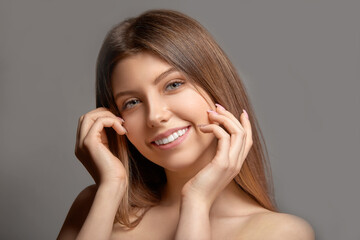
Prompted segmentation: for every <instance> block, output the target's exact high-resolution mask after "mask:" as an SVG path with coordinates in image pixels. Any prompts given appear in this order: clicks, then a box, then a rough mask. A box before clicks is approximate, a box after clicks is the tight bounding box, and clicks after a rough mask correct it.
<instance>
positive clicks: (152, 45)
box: [96, 10, 277, 228]
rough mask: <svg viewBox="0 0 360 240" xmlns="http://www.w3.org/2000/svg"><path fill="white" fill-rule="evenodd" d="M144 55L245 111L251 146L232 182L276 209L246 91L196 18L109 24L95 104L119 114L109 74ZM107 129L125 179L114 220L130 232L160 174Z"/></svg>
mask: <svg viewBox="0 0 360 240" xmlns="http://www.w3.org/2000/svg"><path fill="white" fill-rule="evenodd" d="M143 51H147V52H150V53H152V54H154V55H156V56H158V57H160V58H162V59H164V60H165V61H167V62H168V63H169V64H170V65H172V66H174V67H175V68H177V69H178V70H179V71H180V72H182V73H183V74H184V75H185V76H186V77H187V78H188V79H191V81H193V82H194V84H195V85H197V86H200V87H201V88H202V89H204V90H205V91H206V92H207V93H208V94H209V96H210V97H211V98H212V101H214V103H219V104H221V105H222V106H224V107H225V108H226V109H227V110H229V111H230V112H231V113H233V114H234V116H240V114H241V113H242V109H246V111H247V112H248V114H249V119H250V122H251V123H252V128H253V129H252V135H253V146H252V148H251V150H250V152H249V154H248V156H247V158H246V160H245V162H244V164H243V166H242V168H241V171H240V173H239V175H238V176H236V178H235V179H234V180H235V181H236V183H237V184H238V186H239V187H240V188H241V189H243V190H244V191H245V192H246V193H247V194H248V195H249V196H251V197H252V198H253V199H255V200H256V201H257V202H258V203H259V204H260V205H261V206H263V207H264V208H267V209H269V210H272V211H276V210H277V208H276V205H275V201H274V197H273V187H272V186H273V185H272V176H271V170H270V166H269V164H268V153H267V149H266V145H265V142H264V138H263V135H262V133H261V130H260V128H259V124H258V122H257V120H256V117H255V114H254V111H253V109H252V106H251V103H250V101H249V98H248V96H247V93H246V89H245V87H244V85H243V83H242V81H241V79H240V77H239V75H238V74H237V72H236V70H235V68H234V66H233V65H232V64H231V62H230V60H229V59H228V57H227V56H226V54H225V53H224V52H223V50H222V49H221V48H220V47H219V46H218V44H217V43H216V42H215V40H214V39H213V38H212V36H211V35H210V34H209V33H208V32H207V31H206V29H205V28H204V27H202V26H201V25H200V24H199V23H198V22H197V21H196V20H194V19H192V18H190V17H188V16H186V15H184V14H182V13H180V12H177V11H173V10H151V11H147V12H144V13H143V14H141V15H140V16H138V17H136V18H130V19H127V20H125V21H123V22H121V23H120V24H118V25H116V26H114V27H113V28H112V29H111V30H110V31H109V32H108V34H107V36H106V38H105V40H104V42H103V45H102V47H101V49H100V53H99V56H98V61H97V69H96V106H97V107H106V108H108V109H110V110H111V111H112V112H114V113H115V114H116V115H120V113H119V110H118V108H117V106H116V103H115V101H114V97H113V94H112V88H111V75H112V71H113V69H114V67H115V65H116V64H117V63H118V62H119V61H120V60H121V59H124V58H126V57H127V56H131V55H133V54H136V53H139V52H143ZM106 131H107V136H108V139H109V143H110V150H111V151H112V152H113V154H115V155H116V156H118V157H119V159H120V160H121V161H122V163H123V164H124V166H125V168H126V169H127V172H128V176H129V187H128V191H127V194H126V196H125V197H124V198H123V200H122V203H121V205H120V207H119V210H118V213H117V215H116V220H117V221H118V222H120V223H121V224H123V225H124V226H127V227H129V228H132V227H134V226H136V225H137V224H138V223H139V221H140V220H141V218H142V216H143V214H144V212H145V211H146V209H149V208H150V207H151V206H154V205H156V204H157V203H158V202H159V200H160V198H161V190H162V187H163V186H164V185H165V183H166V176H165V172H164V169H163V168H162V167H160V166H158V165H156V164H154V163H152V162H150V161H149V160H147V159H146V158H145V157H143V156H142V155H141V154H140V153H139V152H138V151H137V149H136V148H135V147H134V146H133V145H132V144H131V143H130V142H129V141H128V140H127V138H126V137H125V136H118V135H117V134H116V133H115V132H114V131H113V130H112V129H106ZM139 210H145V211H139ZM130 218H132V219H130Z"/></svg>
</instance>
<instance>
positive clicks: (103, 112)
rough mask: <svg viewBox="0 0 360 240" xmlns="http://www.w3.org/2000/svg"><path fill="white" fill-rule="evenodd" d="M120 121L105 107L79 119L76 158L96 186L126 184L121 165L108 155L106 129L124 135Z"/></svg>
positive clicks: (123, 169) (116, 159) (124, 131)
mask: <svg viewBox="0 0 360 240" xmlns="http://www.w3.org/2000/svg"><path fill="white" fill-rule="evenodd" d="M123 122H124V120H122V119H121V118H119V117H117V116H115V115H114V114H113V113H112V112H110V111H109V110H108V109H106V108H97V109H95V110H92V111H90V112H88V113H86V114H85V115H83V116H81V117H80V118H79V123H78V129H77V136H76V145H75V155H76V157H77V158H78V159H79V160H80V162H81V163H82V164H83V165H84V166H85V168H86V169H87V171H88V172H89V173H90V175H91V176H92V178H93V179H94V180H95V183H96V184H97V185H100V184H103V183H110V182H115V183H120V182H122V183H124V182H126V184H127V175H126V171H125V168H124V165H123V164H122V162H121V161H120V160H119V159H118V158H117V157H116V156H114V154H112V153H111V151H110V149H109V144H108V139H107V136H106V132H105V127H111V128H113V129H114V130H115V131H116V132H117V134H119V135H124V134H125V133H126V129H125V128H124V127H123V126H122V123H123Z"/></svg>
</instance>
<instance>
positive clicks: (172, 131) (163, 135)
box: [151, 126, 189, 142]
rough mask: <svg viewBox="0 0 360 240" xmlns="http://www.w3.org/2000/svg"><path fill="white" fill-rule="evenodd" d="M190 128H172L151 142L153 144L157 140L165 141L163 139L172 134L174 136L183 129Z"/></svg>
mask: <svg viewBox="0 0 360 240" xmlns="http://www.w3.org/2000/svg"><path fill="white" fill-rule="evenodd" d="M188 127H189V126H184V127H177V128H171V129H169V130H167V131H165V132H163V133H160V134H159V135H157V136H156V137H155V138H154V139H152V140H151V142H155V141H157V140H160V139H163V138H166V137H168V136H170V135H171V134H173V133H174V132H177V131H179V130H181V129H185V128H188Z"/></svg>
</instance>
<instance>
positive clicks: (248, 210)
mask: <svg viewBox="0 0 360 240" xmlns="http://www.w3.org/2000/svg"><path fill="white" fill-rule="evenodd" d="M96 105H97V109H95V110H93V111H91V112H89V113H86V114H85V115H83V116H81V117H80V119H79V125H78V132H77V141H76V147H75V154H76V156H77V158H78V159H79V160H80V161H81V162H82V164H83V165H84V166H85V167H86V169H87V170H88V172H89V173H90V174H91V176H92V177H93V179H94V181H95V184H94V185H92V186H89V187H87V188H86V189H84V190H83V191H82V192H81V193H80V194H79V196H78V197H77V198H76V199H75V201H74V203H73V205H72V207H71V209H70V211H69V213H68V216H67V218H66V220H65V222H64V225H63V227H62V229H61V231H60V234H59V236H58V239H157V240H158V239H196V240H199V239H314V233H313V230H312V228H311V226H310V225H309V224H308V223H307V222H306V221H304V220H303V219H301V218H298V217H296V216H293V215H289V214H284V213H279V212H277V209H276V207H275V204H274V201H273V197H272V187H271V174H270V172H269V168H268V165H267V154H266V151H265V150H266V148H265V144H264V141H263V138H262V135H261V132H260V129H259V127H258V123H257V121H256V118H255V115H254V112H253V111H252V108H251V104H250V102H249V99H248V97H247V94H246V91H245V87H244V86H243V84H242V82H241V80H240V78H239V76H238V74H237V73H236V70H235V68H234V67H233V65H232V64H231V63H230V61H229V59H228V58H227V57H226V55H225V53H224V52H223V51H222V50H221V48H220V47H219V46H218V45H217V44H216V43H215V41H214V40H213V38H212V37H211V36H210V34H209V33H208V32H207V31H206V30H205V29H204V28H203V27H202V26H201V25H200V24H199V23H198V22H196V21H195V20H194V19H192V18H190V17H188V16H186V15H184V14H181V13H179V12H176V11H169V10H152V11H148V12H145V13H143V14H142V15H140V16H139V17H137V18H131V19H128V20H126V21H124V22H122V23H120V24H119V25H117V26H115V27H114V28H113V29H112V30H111V31H110V32H109V33H108V35H107V36H106V38H105V40H104V43H103V45H102V48H101V50H100V53H99V57H98V62H97V76H96ZM243 109H244V110H243ZM245 109H246V110H245Z"/></svg>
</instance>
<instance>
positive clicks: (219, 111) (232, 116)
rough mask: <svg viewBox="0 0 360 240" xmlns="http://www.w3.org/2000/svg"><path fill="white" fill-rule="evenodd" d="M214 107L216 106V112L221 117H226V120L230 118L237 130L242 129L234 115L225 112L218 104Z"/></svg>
mask: <svg viewBox="0 0 360 240" xmlns="http://www.w3.org/2000/svg"><path fill="white" fill-rule="evenodd" d="M215 105H216V112H217V113H219V114H222V115H224V116H227V117H228V118H230V119H231V120H232V121H233V122H234V123H235V124H236V125H237V126H238V127H239V128H242V127H243V126H241V124H240V122H239V120H238V119H237V118H236V117H235V116H234V114H232V113H231V112H229V111H227V110H226V109H225V108H224V107H223V106H221V105H220V104H218V103H215Z"/></svg>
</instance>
